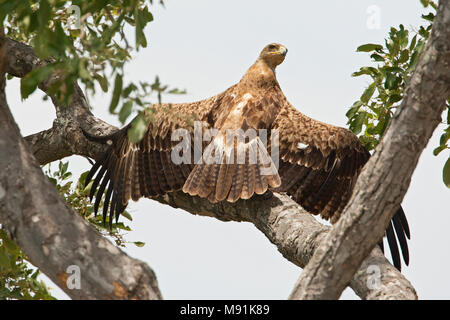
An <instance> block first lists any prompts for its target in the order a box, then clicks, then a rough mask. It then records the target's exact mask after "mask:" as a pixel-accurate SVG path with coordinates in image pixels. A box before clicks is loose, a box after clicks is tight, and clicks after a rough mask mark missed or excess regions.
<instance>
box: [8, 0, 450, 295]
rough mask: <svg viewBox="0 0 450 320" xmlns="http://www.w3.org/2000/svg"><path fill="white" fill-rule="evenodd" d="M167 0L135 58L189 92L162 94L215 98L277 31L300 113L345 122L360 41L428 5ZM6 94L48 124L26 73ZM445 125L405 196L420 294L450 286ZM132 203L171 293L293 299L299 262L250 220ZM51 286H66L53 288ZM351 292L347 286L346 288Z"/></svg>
mask: <svg viewBox="0 0 450 320" xmlns="http://www.w3.org/2000/svg"><path fill="white" fill-rule="evenodd" d="M165 2H166V9H163V8H162V7H160V6H158V5H156V6H154V7H153V9H152V10H151V11H152V13H153V15H154V17H155V21H154V22H152V23H150V24H149V26H148V28H147V31H146V35H147V38H148V43H149V46H148V47H147V48H145V49H142V50H140V51H139V52H138V53H137V54H136V55H135V59H134V60H133V62H132V63H130V65H129V66H128V68H127V72H126V76H127V77H128V80H133V81H139V80H145V81H149V82H152V81H153V80H154V78H155V76H156V75H159V77H160V79H161V81H162V82H163V83H168V84H170V85H171V86H174V87H179V88H181V89H186V90H187V92H188V94H186V95H183V96H164V97H163V99H164V102H181V101H186V102H187V101H194V100H199V99H203V98H207V97H210V96H212V95H215V94H217V93H219V92H221V91H223V90H225V89H226V88H228V87H229V86H231V85H232V84H234V83H236V82H237V81H239V79H240V77H241V76H242V75H243V74H244V73H245V71H246V70H247V68H248V67H250V65H251V64H252V63H253V62H254V60H255V59H256V57H257V56H258V54H259V52H260V51H261V49H262V48H263V47H264V46H265V45H266V44H268V43H271V42H278V43H281V44H283V45H285V46H286V47H287V48H288V49H289V52H288V54H287V57H286V60H285V61H284V63H283V64H282V65H280V66H279V67H278V69H277V77H278V81H279V83H280V85H281V88H282V90H283V91H284V94H285V95H286V97H287V98H288V99H289V101H290V102H291V103H292V104H293V105H294V106H295V107H296V108H298V110H300V111H301V112H303V113H304V114H306V115H308V116H311V117H313V118H315V119H318V120H321V121H324V122H328V123H331V124H334V125H339V126H346V120H347V119H346V117H345V113H346V111H347V110H348V108H349V107H350V106H351V105H352V104H353V102H354V101H355V100H357V99H358V98H359V96H360V95H361V93H362V92H363V90H364V88H365V87H366V86H367V85H368V83H369V82H368V81H369V79H366V78H364V77H359V78H352V77H351V76H350V75H351V73H352V72H354V71H356V70H358V69H359V67H361V66H364V65H367V64H369V63H370V59H369V55H367V54H364V53H357V52H356V48H357V47H358V46H359V45H361V44H364V43H369V42H375V43H382V42H383V39H384V38H385V37H386V36H387V33H388V31H389V28H390V27H391V26H398V25H399V24H400V23H402V24H404V25H405V27H407V28H409V29H411V28H414V29H415V30H416V29H417V27H418V26H420V24H421V23H422V21H421V19H420V14H421V13H422V12H425V11H424V10H423V8H422V6H421V4H420V1H419V0H397V1H387V0H384V1H381V0H378V1H377V0H372V1H365V0H347V1H342V0H341V1H331V0H327V1H286V0H282V1H273V0H272V1H268V0H252V1H249V0H247V1H237V0H229V1H218V0H216V1H212V0H209V1H207V0H189V1H182V0H166V1H165ZM372 5H376V6H377V8H379V9H380V11H379V12H380V25H379V27H380V28H379V29H376V28H375V29H373V28H368V26H367V19H368V17H369V15H368V13H367V10H368V8H369V7H370V6H372ZM131 39H134V36H133V35H131ZM7 94H8V96H7V97H8V102H9V105H10V107H11V109H12V112H13V114H14V117H15V119H16V121H17V123H18V124H19V126H20V128H21V131H22V134H23V135H24V136H25V135H28V134H31V133H35V132H38V131H41V130H44V129H48V128H49V127H51V125H52V122H53V120H54V117H55V111H54V109H53V107H52V105H51V104H50V102H48V101H46V102H44V101H42V99H41V97H42V94H41V93H40V92H38V93H35V94H33V96H32V97H30V98H29V99H28V100H26V101H23V102H22V101H21V100H20V91H19V81H18V80H13V81H8V87H7ZM90 102H91V105H92V106H93V107H94V109H93V112H94V114H95V115H96V116H97V117H99V118H101V119H103V120H105V121H108V122H109V123H111V124H114V125H117V126H119V123H118V120H117V118H116V117H115V116H111V115H110V114H108V106H109V102H110V93H109V94H102V93H101V92H100V91H99V93H98V95H97V96H96V97H94V98H93V99H91V100H90ZM443 128H444V126H443V125H441V126H439V127H438V129H437V130H436V132H435V134H434V136H433V138H432V139H431V140H430V142H429V144H428V147H427V148H426V149H425V150H424V153H423V154H422V156H421V158H420V161H419V164H418V166H417V168H416V171H415V173H414V175H413V178H412V181H411V185H410V188H409V190H408V193H407V194H406V196H405V199H404V201H403V207H404V209H405V212H406V215H407V217H408V221H409V225H410V229H411V234H412V239H411V241H409V248H410V266H409V267H404V268H403V273H404V275H405V276H406V277H407V278H408V279H409V280H410V281H411V282H412V284H413V286H414V287H415V288H416V290H417V293H418V295H419V298H421V299H449V298H450V293H449V292H448V289H449V287H450V274H449V272H448V270H449V264H450V250H448V244H449V243H450V233H449V232H448V226H449V225H450V210H449V200H448V199H449V191H450V190H449V189H447V188H446V187H445V186H444V184H443V182H442V168H443V165H444V163H445V160H446V159H447V157H448V156H449V152H448V150H447V152H443V153H441V155H439V156H438V157H435V156H433V155H432V150H433V149H434V148H435V147H436V146H437V145H438V141H439V137H440V135H441V133H442V130H443ZM70 160H71V164H70V169H71V171H72V172H74V174H75V176H76V177H77V178H78V176H79V174H80V173H81V172H83V171H85V170H88V169H89V168H90V165H89V163H88V162H87V160H85V159H84V158H81V157H71V158H70ZM128 211H130V212H131V213H132V215H133V218H134V220H133V222H131V223H130V226H131V228H132V229H133V232H131V233H129V234H127V235H126V239H128V240H130V241H143V242H145V243H146V245H145V246H144V247H143V248H137V247H135V246H134V245H129V246H128V248H127V249H126V250H125V251H126V252H127V253H128V254H130V255H131V256H132V257H135V258H138V259H141V260H143V261H145V262H147V263H148V264H149V266H150V267H151V268H153V270H154V271H155V273H156V275H157V277H158V282H159V286H160V289H161V291H162V294H163V297H164V298H166V299H286V298H287V297H288V295H289V293H290V292H291V290H292V289H293V287H294V284H295V282H296V280H297V278H298V276H299V275H300V272H301V269H300V268H298V267H297V266H295V265H294V264H292V263H291V262H289V261H287V260H286V259H284V258H283V257H282V256H281V254H280V253H279V252H278V251H277V248H276V247H275V246H274V245H272V244H271V243H270V242H269V240H268V239H267V238H266V237H265V236H264V235H263V234H262V233H261V232H260V231H258V230H257V229H256V228H255V227H254V226H253V225H252V224H250V223H236V222H227V223H225V222H220V221H218V220H215V219H213V218H206V217H198V216H193V215H191V214H189V213H186V212H184V211H183V210H180V209H173V208H171V207H168V206H164V205H161V204H159V203H157V202H155V201H152V200H148V199H141V200H139V201H138V202H137V203H131V205H129V207H128ZM81 276H82V275H81ZM52 287H56V286H54V285H52ZM53 294H55V295H56V297H58V298H66V297H67V296H66V295H65V294H64V293H63V292H62V291H60V290H57V289H55V290H54V291H53ZM355 297H356V296H355V294H354V293H353V291H351V290H349V289H347V290H346V291H345V292H344V294H343V295H342V298H343V299H354V298H355Z"/></svg>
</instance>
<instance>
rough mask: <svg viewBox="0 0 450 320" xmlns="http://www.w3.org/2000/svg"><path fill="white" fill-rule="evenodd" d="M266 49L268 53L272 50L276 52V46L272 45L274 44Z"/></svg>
mask: <svg viewBox="0 0 450 320" xmlns="http://www.w3.org/2000/svg"><path fill="white" fill-rule="evenodd" d="M268 49H269V50H270V51H273V50H276V49H277V46H276V45H274V44H271V45H269V47H268Z"/></svg>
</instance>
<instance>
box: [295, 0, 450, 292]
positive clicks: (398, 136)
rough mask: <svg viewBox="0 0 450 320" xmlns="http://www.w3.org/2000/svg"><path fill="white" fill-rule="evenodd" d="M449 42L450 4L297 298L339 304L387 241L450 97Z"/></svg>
mask: <svg viewBox="0 0 450 320" xmlns="http://www.w3.org/2000/svg"><path fill="white" fill-rule="evenodd" d="M449 39H450V1H448V0H444V1H440V4H439V7H438V11H437V16H436V18H435V20H434V24H433V30H432V33H431V36H430V39H429V41H428V43H427V45H426V47H425V50H424V52H423V54H422V56H421V58H420V61H419V63H418V65H417V68H416V70H415V72H414V74H413V76H412V78H411V81H410V83H409V85H408V87H407V89H406V94H405V97H404V99H403V102H402V104H401V106H400V108H399V109H398V112H397V114H396V115H395V117H394V118H393V120H392V122H391V124H390V127H389V129H388V130H387V132H386V134H385V135H384V137H383V139H382V141H381V143H380V145H379V146H378V148H377V150H376V152H375V154H374V156H372V157H371V159H370V160H369V162H368V163H367V164H366V166H365V168H364V170H363V172H362V173H361V175H360V176H359V178H358V181H357V183H356V186H355V192H354V194H353V196H352V198H351V199H350V201H349V203H348V205H347V207H346V208H345V215H343V217H342V218H341V219H340V220H339V221H338V223H336V225H335V226H334V228H333V229H332V230H331V232H330V233H329V234H328V235H327V236H326V238H325V239H324V241H323V242H322V243H321V245H320V247H319V248H318V249H317V251H316V253H315V254H314V257H313V258H312V259H311V261H310V262H309V264H308V265H307V266H306V268H305V269H304V270H303V272H302V274H301V276H300V279H299V281H298V283H297V285H296V287H295V288H294V291H293V292H292V294H291V298H293V299H337V298H339V296H340V295H341V293H342V291H343V290H344V288H345V287H346V286H347V285H348V283H349V282H350V280H351V279H352V277H353V275H354V274H355V272H356V271H357V270H358V268H359V266H360V264H361V262H362V261H363V260H364V258H365V257H366V256H367V255H368V254H369V252H370V251H371V250H372V248H373V247H374V246H375V245H376V243H377V242H378V241H379V239H381V237H382V236H383V234H384V231H385V230H386V227H387V225H388V223H389V221H390V220H391V219H392V217H393V215H394V214H395V211H396V210H397V209H398V207H399V205H400V204H401V201H402V199H403V197H404V195H405V193H406V191H407V190H408V186H409V183H410V180H411V175H412V173H413V172H414V169H415V167H416V165H417V161H418V159H419V156H420V154H421V153H422V151H423V149H424V148H425V146H426V144H427V143H428V140H429V139H430V137H431V135H432V133H433V131H434V129H435V128H436V126H437V125H438V124H439V122H440V120H441V114H442V112H443V110H444V108H445V100H446V99H447V98H448V97H449V96H450V41H449Z"/></svg>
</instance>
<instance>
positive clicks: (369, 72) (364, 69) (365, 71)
mask: <svg viewBox="0 0 450 320" xmlns="http://www.w3.org/2000/svg"><path fill="white" fill-rule="evenodd" d="M363 74H367V75H369V76H372V77H375V76H377V75H378V74H379V71H378V70H377V69H375V68H374V67H361V68H360V69H359V71H356V72H353V73H352V77H359V76H361V75H363Z"/></svg>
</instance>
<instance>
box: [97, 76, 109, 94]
mask: <svg viewBox="0 0 450 320" xmlns="http://www.w3.org/2000/svg"><path fill="white" fill-rule="evenodd" d="M94 77H95V79H97V82H98V84H99V85H100V87H101V88H102V90H103V92H108V80H106V78H105V77H102V76H101V75H99V74H98V73H96V74H95V75H94Z"/></svg>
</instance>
